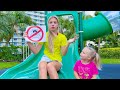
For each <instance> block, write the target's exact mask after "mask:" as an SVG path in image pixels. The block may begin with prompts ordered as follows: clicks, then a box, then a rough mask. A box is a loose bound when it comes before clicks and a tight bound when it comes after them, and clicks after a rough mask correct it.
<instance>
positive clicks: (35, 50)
mask: <svg viewBox="0 0 120 90" xmlns="http://www.w3.org/2000/svg"><path fill="white" fill-rule="evenodd" d="M27 44H28V46H29V48H30V50H31V51H32V52H33V53H34V54H37V53H38V52H39V51H40V50H41V48H42V45H41V44H38V45H37V46H34V45H33V44H32V43H31V42H27Z"/></svg>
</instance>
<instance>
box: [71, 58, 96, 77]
mask: <svg viewBox="0 0 120 90" xmlns="http://www.w3.org/2000/svg"><path fill="white" fill-rule="evenodd" d="M73 70H74V71H76V72H77V73H78V75H79V77H80V78H81V79H91V78H92V76H93V75H98V69H97V67H96V65H95V63H94V62H90V63H89V64H82V62H81V60H78V61H77V62H76V64H75V66H74V68H73Z"/></svg>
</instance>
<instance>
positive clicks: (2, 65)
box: [0, 58, 120, 70]
mask: <svg viewBox="0 0 120 90" xmlns="http://www.w3.org/2000/svg"><path fill="white" fill-rule="evenodd" d="M19 63H20V62H0V70H1V69H6V68H10V67H13V66H15V65H17V64H19ZM101 63H102V64H120V59H103V58H102V59H101Z"/></svg>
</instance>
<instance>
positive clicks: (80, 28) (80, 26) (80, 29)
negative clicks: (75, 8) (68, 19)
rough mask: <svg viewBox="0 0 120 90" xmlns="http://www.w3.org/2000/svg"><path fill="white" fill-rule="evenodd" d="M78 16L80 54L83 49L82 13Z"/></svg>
mask: <svg viewBox="0 0 120 90" xmlns="http://www.w3.org/2000/svg"><path fill="white" fill-rule="evenodd" d="M78 16H79V35H80V36H79V37H80V52H81V51H82V49H83V46H84V45H83V21H82V11H80V12H78Z"/></svg>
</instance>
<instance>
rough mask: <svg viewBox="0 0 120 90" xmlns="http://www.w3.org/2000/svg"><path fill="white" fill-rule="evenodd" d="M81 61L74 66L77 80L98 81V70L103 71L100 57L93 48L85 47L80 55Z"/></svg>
mask: <svg viewBox="0 0 120 90" xmlns="http://www.w3.org/2000/svg"><path fill="white" fill-rule="evenodd" d="M80 57H81V60H78V61H77V62H76V64H75V65H74V68H73V70H74V76H75V78H76V79H97V75H98V70H101V64H100V56H99V54H98V53H97V52H96V51H95V49H93V48H91V47H84V49H83V50H82V52H81V53H80Z"/></svg>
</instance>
